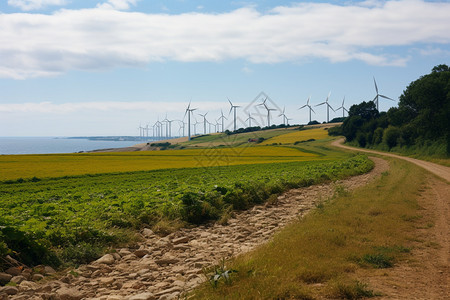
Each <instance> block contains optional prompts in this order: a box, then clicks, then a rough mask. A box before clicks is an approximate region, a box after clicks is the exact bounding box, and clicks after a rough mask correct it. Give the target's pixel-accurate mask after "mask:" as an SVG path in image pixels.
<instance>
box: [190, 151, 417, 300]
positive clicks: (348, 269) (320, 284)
mask: <svg viewBox="0 0 450 300" xmlns="http://www.w3.org/2000/svg"><path fill="white" fill-rule="evenodd" d="M390 167H391V169H390V170H389V172H385V173H384V174H383V175H382V176H381V178H379V179H377V180H376V181H375V182H373V183H371V184H369V185H367V186H365V187H362V188H360V189H358V190H356V191H354V192H351V193H349V192H339V193H337V196H336V197H335V198H333V199H329V200H327V201H325V202H324V203H323V205H321V206H320V207H319V208H318V209H316V210H315V211H314V212H313V213H311V214H309V215H308V216H306V217H305V218H303V219H302V220H299V221H297V222H295V223H293V224H291V225H288V226H287V227H286V228H284V229H283V230H282V231H280V232H279V233H278V234H276V235H275V237H274V238H273V239H272V240H271V241H270V242H268V243H267V244H265V245H263V246H261V247H260V248H258V249H256V250H255V251H253V252H250V253H247V254H245V255H242V256H239V257H237V258H236V259H234V260H232V261H230V262H228V264H227V265H228V266H229V268H231V269H233V270H237V273H236V274H235V277H234V279H233V284H232V285H219V286H218V287H216V288H211V287H210V286H208V285H204V286H202V287H201V288H199V289H198V290H196V291H195V293H194V294H193V299H316V298H333V299H335V298H340V299H342V298H343V299H358V298H364V297H372V296H376V295H378V293H377V291H373V290H372V289H371V288H370V286H368V285H367V284H366V283H365V282H363V281H362V280H360V278H358V274H360V272H359V270H361V271H364V272H367V271H368V270H371V269H377V268H389V267H391V266H393V265H395V263H396V262H397V261H399V260H402V259H404V258H405V257H407V256H408V255H409V254H408V253H409V249H410V244H411V243H412V242H411V241H412V240H413V239H412V236H413V233H414V230H415V226H416V225H417V224H416V223H417V222H421V221H422V220H420V219H415V221H414V222H411V221H410V220H409V219H408V218H405V217H404V216H405V215H407V216H415V215H417V214H418V209H419V207H418V205H417V202H416V200H415V199H416V197H417V192H418V190H419V189H420V188H421V186H422V185H423V184H424V179H423V178H424V176H423V175H424V172H425V171H423V170H422V169H420V168H419V167H416V166H414V165H412V164H409V163H407V162H403V161H400V160H390Z"/></svg>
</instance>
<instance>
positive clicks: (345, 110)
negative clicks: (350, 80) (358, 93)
mask: <svg viewBox="0 0 450 300" xmlns="http://www.w3.org/2000/svg"><path fill="white" fill-rule="evenodd" d="M344 101H345V96H344V99H343V100H342V105H341V107H339V108H336V111H338V110H340V109H342V117H343V118H345V112H347V114H348V110H347V109H346V108H345V107H344Z"/></svg>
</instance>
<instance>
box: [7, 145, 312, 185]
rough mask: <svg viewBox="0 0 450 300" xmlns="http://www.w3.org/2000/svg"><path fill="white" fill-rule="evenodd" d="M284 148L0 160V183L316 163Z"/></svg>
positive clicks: (53, 155) (244, 148)
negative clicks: (33, 178)
mask: <svg viewBox="0 0 450 300" xmlns="http://www.w3.org/2000/svg"><path fill="white" fill-rule="evenodd" d="M318 158H319V155H316V154H312V153H308V152H303V151H301V150H299V149H295V148H287V147H271V146H268V147H264V148H261V147H236V148H206V149H184V150H167V151H143V152H123V153H84V154H52V155H3V156H0V169H1V170H2V172H1V173H0V180H15V179H18V178H32V177H38V178H45V177H62V176H74V175H83V174H100V173H111V172H133V171H149V170H159V169H169V168H192V167H200V166H214V165H222V166H223V165H238V164H255V163H272V162H287V161H306V160H311V159H313V160H314V159H318Z"/></svg>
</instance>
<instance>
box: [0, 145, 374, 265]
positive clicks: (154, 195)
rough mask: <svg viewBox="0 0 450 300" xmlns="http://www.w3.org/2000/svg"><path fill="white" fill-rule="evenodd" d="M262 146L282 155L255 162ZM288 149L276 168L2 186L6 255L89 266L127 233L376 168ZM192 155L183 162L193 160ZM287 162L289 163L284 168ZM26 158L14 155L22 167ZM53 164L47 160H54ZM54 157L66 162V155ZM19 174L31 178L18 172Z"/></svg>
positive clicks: (358, 160)
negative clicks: (319, 157)
mask: <svg viewBox="0 0 450 300" xmlns="http://www.w3.org/2000/svg"><path fill="white" fill-rule="evenodd" d="M263 148H264V149H265V148H267V149H269V150H267V151H268V152H266V154H270V153H271V152H270V151H274V152H273V153H272V154H271V155H274V154H275V153H279V151H280V150H279V149H278V148H275V147H261V149H259V148H256V147H255V148H254V149H251V148H249V149H248V150H246V151H249V152H246V153H247V154H248V153H252V154H253V156H252V155H250V157H251V159H255V157H257V156H256V153H257V151H262V149H263ZM226 151H232V150H226ZM283 151H286V152H282V153H284V154H285V155H284V156H283V155H280V156H281V162H280V160H279V161H278V162H276V163H269V161H270V157H271V156H267V157H265V158H264V156H263V158H262V159H261V161H263V160H265V161H266V163H265V164H247V165H234V166H233V165H230V166H217V167H207V168H205V167H200V168H177V169H161V170H152V171H139V172H136V171H134V172H128V173H114V174H98V175H81V176H74V177H61V178H43V179H40V178H36V179H34V180H25V181H21V180H16V181H4V182H2V183H0V207H2V209H1V210H0V225H1V226H0V255H4V254H5V253H10V254H12V255H15V257H17V258H19V259H20V260H21V261H23V262H25V263H27V264H30V265H35V264H38V263H46V264H51V265H58V264H60V263H61V262H73V263H80V262H87V261H89V260H92V259H95V258H97V257H98V256H99V255H100V254H101V253H102V251H103V249H104V247H107V246H108V245H114V244H117V243H120V242H127V241H128V242H129V239H130V236H132V234H129V232H128V231H129V230H135V229H138V228H140V227H141V226H153V228H155V226H158V224H161V222H164V220H179V221H180V222H187V223H192V224H198V223H203V222H205V221H208V220H218V219H220V218H223V217H224V216H226V214H227V212H229V211H230V209H238V210H239V209H246V208H248V207H251V206H252V205H254V204H256V203H262V202H264V201H265V200H266V199H268V198H269V197H270V195H273V194H279V193H281V192H283V191H285V190H287V189H290V188H295V187H301V186H307V185H311V184H315V183H318V182H322V181H326V180H334V179H337V178H342V177H346V176H351V175H356V174H360V173H363V172H367V171H368V170H369V169H370V168H371V167H372V162H371V161H370V160H368V159H367V158H366V157H364V156H354V157H348V156H347V157H345V158H341V159H338V160H333V161H317V160H314V156H309V157H310V159H312V161H294V162H289V160H290V159H292V157H294V159H299V160H302V159H303V157H305V156H299V157H300V158H299V157H296V156H295V155H294V156H293V154H295V153H297V152H298V153H299V155H300V154H301V153H302V152H300V151H299V150H297V149H292V148H286V149H284V150H283ZM170 152H171V151H165V152H160V153H159V155H158V153H156V154H154V155H153V156H152V155H149V154H145V153H144V154H140V155H132V156H130V155H126V154H121V155H115V156H113V157H114V158H115V159H117V160H119V158H120V159H122V164H126V163H127V162H128V161H133V160H135V159H137V158H141V159H145V158H147V159H148V158H151V157H154V158H155V160H153V162H157V161H158V160H161V159H162V158H164V157H170V155H169V153H170ZM193 153H195V152H191V155H190V154H189V152H185V153H184V154H183V155H179V156H178V157H187V158H189V157H191V156H192V154H193ZM259 155H262V154H259ZM301 155H303V154H301ZM80 156H81V157H83V158H84V157H86V158H95V159H99V158H108V157H109V155H106V154H104V155H86V156H83V155H80ZM23 157H26V156H23ZM44 157H45V156H44ZM62 157H64V156H62ZM76 157H77V156H69V158H68V160H69V161H70V160H71V164H73V165H76V164H74V161H76V160H75V158H76ZM268 157H269V159H268ZM283 157H284V158H285V159H287V161H288V162H283V161H282V159H283ZM20 158H22V156H20V157H16V159H17V160H18V161H19V160H20ZM51 158H52V156H51V155H49V156H47V159H48V161H51ZM53 159H56V160H60V159H61V156H56V158H53ZM81 162H82V160H81V159H80V160H78V163H81ZM21 163H22V164H24V162H21ZM57 163H58V164H59V162H57ZM84 163H86V162H84ZM91 163H92V161H91ZM37 166H38V164H36V166H34V167H35V168H36V169H37ZM48 166H51V165H48ZM93 167H94V166H92V165H91V168H93ZM66 175H67V174H65V176H66ZM16 176H21V177H25V176H24V175H21V174H20V173H16ZM127 232H128V233H127Z"/></svg>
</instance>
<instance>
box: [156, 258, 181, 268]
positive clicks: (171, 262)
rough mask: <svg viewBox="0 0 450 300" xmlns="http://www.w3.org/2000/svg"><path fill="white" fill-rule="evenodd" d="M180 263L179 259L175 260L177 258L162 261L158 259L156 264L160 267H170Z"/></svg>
mask: <svg viewBox="0 0 450 300" xmlns="http://www.w3.org/2000/svg"><path fill="white" fill-rule="evenodd" d="M178 261H179V259H178V258H175V257H173V258H161V259H157V260H156V261H155V262H156V263H157V264H158V265H160V266H161V265H170V264H175V263H177V262H178Z"/></svg>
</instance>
